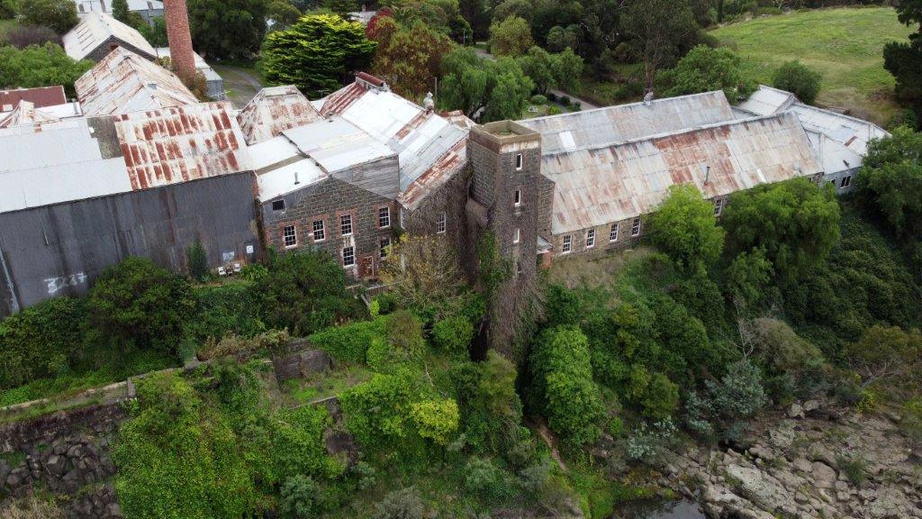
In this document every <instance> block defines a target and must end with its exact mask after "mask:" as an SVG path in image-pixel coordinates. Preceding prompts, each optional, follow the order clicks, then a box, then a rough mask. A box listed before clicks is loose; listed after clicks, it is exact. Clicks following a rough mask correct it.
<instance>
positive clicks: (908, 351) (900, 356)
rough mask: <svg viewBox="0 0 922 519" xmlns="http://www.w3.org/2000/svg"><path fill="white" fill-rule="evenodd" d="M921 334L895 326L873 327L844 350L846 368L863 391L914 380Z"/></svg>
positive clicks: (920, 351) (917, 331)
mask: <svg viewBox="0 0 922 519" xmlns="http://www.w3.org/2000/svg"><path fill="white" fill-rule="evenodd" d="M920 353H922V334H920V333H919V330H917V329H913V330H909V331H906V330H903V329H901V328H899V327H896V326H890V327H886V326H881V325H874V326H872V327H870V328H868V329H867V330H865V331H864V333H863V334H862V335H861V339H860V340H859V341H858V342H856V343H853V344H851V345H850V346H849V348H848V350H847V355H848V360H849V364H850V365H851V366H852V368H854V369H855V371H857V372H858V374H859V375H861V378H862V384H861V385H862V387H868V386H869V385H871V384H874V383H877V382H883V381H898V380H900V379H903V378H904V377H906V376H909V375H913V376H917V375H918V374H919V373H918V370H919V365H920V363H919V354H920Z"/></svg>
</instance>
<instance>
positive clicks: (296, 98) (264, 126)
mask: <svg viewBox="0 0 922 519" xmlns="http://www.w3.org/2000/svg"><path fill="white" fill-rule="evenodd" d="M320 119H322V117H321V116H320V113H319V112H318V111H317V110H316V109H315V108H314V107H313V105H311V103H310V101H308V99H307V98H306V97H304V94H302V93H301V92H300V91H299V90H298V89H297V88H296V87H294V86H290V85H289V86H278V87H272V88H264V89H262V90H260V91H259V93H258V94H256V97H254V98H253V99H252V100H250V102H249V103H247V105H246V106H244V107H243V109H242V110H240V113H239V114H237V121H238V122H240V129H241V130H243V136H244V137H245V138H246V141H247V143H248V144H255V143H257V142H262V141H266V140H269V139H271V138H273V137H277V136H279V135H281V134H282V132H283V131H285V130H289V129H291V128H295V127H297V126H304V125H306V124H310V123H312V122H315V121H319V120H320Z"/></svg>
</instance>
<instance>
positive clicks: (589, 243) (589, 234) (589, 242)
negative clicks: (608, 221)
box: [586, 229, 595, 249]
mask: <svg viewBox="0 0 922 519" xmlns="http://www.w3.org/2000/svg"><path fill="white" fill-rule="evenodd" d="M593 247H595V229H589V230H587V231H586V248H587V249H591V248H593Z"/></svg>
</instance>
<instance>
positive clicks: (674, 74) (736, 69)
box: [657, 45, 756, 103]
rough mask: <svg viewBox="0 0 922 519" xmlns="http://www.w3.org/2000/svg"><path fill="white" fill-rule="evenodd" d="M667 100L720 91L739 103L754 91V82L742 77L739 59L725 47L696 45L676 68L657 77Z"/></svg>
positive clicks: (733, 101)
mask: <svg viewBox="0 0 922 519" xmlns="http://www.w3.org/2000/svg"><path fill="white" fill-rule="evenodd" d="M657 79H658V80H659V81H660V82H661V83H662V84H663V86H664V88H665V89H664V90H663V95H664V96H667V97H671V96H680V95H687V94H697V93H699V92H710V91H713V90H723V91H724V95H726V96H727V100H728V101H730V102H731V103H736V102H738V101H741V100H743V99H745V98H747V97H749V94H751V93H752V92H753V91H755V89H756V83H755V81H752V80H751V79H748V78H745V77H743V73H742V60H740V57H739V56H737V54H736V53H735V52H733V51H732V50H730V49H728V48H726V47H720V48H716V49H715V48H711V47H708V46H707V45H698V46H696V47H695V48H693V49H692V50H691V51H689V53H688V54H686V55H685V57H684V58H682V59H680V60H679V62H678V63H677V64H676V66H675V68H672V69H670V70H665V71H663V72H661V73H660V74H659V77H658V78H657Z"/></svg>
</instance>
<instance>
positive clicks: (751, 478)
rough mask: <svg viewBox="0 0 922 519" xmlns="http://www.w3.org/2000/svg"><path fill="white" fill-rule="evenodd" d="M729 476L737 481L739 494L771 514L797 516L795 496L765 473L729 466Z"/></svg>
mask: <svg viewBox="0 0 922 519" xmlns="http://www.w3.org/2000/svg"><path fill="white" fill-rule="evenodd" d="M727 476H728V478H730V479H731V480H734V481H736V483H737V485H736V486H737V490H738V491H739V494H740V495H741V496H743V497H745V498H746V499H748V500H750V501H752V502H753V504H755V505H756V506H758V507H759V508H761V509H762V510H764V511H766V512H770V513H773V514H774V513H779V512H780V513H782V514H785V515H791V516H793V515H796V508H795V507H794V505H793V503H794V495H793V493H792V492H789V491H788V490H787V489H785V488H784V487H783V486H781V484H780V483H778V481H776V480H775V479H774V478H772V477H771V476H768V475H767V474H764V473H763V472H761V471H759V470H757V469H753V468H748V467H741V466H739V465H735V464H731V465H729V466H727Z"/></svg>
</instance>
